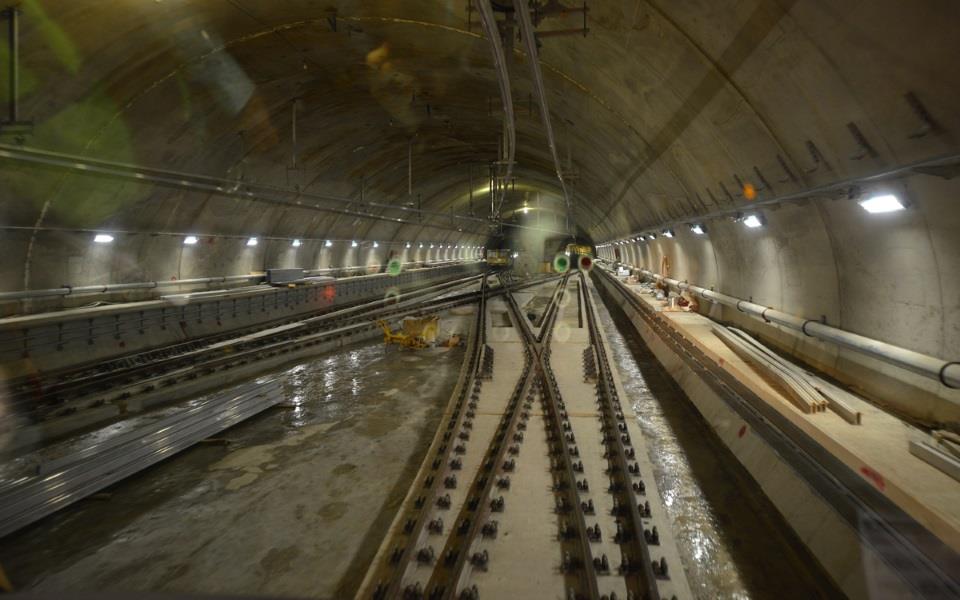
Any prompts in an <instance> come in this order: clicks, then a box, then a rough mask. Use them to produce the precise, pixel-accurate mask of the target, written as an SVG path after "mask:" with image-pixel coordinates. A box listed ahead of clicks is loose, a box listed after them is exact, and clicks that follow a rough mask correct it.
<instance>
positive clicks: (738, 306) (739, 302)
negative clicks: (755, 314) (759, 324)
mask: <svg viewBox="0 0 960 600" xmlns="http://www.w3.org/2000/svg"><path fill="white" fill-rule="evenodd" d="M742 302H743V300H737V310H738V311H740V312H742V313H746V312H747V311H745V310H743V309H742V308H740V304H741V303H742Z"/></svg>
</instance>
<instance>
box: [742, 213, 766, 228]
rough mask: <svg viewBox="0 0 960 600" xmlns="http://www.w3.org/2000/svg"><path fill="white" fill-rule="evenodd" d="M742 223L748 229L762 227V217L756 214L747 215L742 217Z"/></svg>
mask: <svg viewBox="0 0 960 600" xmlns="http://www.w3.org/2000/svg"><path fill="white" fill-rule="evenodd" d="M743 224H744V225H746V226H747V227H749V228H750V229H756V228H757V227H763V219H761V218H760V217H759V216H758V215H747V216H746V217H744V218H743Z"/></svg>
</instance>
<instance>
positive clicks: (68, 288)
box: [60, 285, 73, 296]
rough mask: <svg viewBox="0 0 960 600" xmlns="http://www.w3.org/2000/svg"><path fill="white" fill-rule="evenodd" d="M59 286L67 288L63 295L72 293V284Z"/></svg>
mask: <svg viewBox="0 0 960 600" xmlns="http://www.w3.org/2000/svg"><path fill="white" fill-rule="evenodd" d="M60 287H61V288H63V289H65V290H67V293H66V294H64V296H69V295H70V294H72V293H73V286H72V285H61V286H60Z"/></svg>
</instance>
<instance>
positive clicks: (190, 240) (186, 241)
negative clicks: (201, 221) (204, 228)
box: [183, 235, 200, 246]
mask: <svg viewBox="0 0 960 600" xmlns="http://www.w3.org/2000/svg"><path fill="white" fill-rule="evenodd" d="M199 241H200V240H199V239H198V238H197V236H195V235H188V236H187V237H185V238H183V245H184V246H193V245H194V244H196V243H197V242H199Z"/></svg>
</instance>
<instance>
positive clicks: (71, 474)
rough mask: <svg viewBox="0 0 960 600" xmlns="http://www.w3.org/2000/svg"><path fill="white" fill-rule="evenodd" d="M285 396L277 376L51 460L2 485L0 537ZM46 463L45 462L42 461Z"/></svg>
mask: <svg viewBox="0 0 960 600" xmlns="http://www.w3.org/2000/svg"><path fill="white" fill-rule="evenodd" d="M283 399H284V394H283V386H282V385H281V383H280V381H279V380H276V379H271V380H268V381H266V382H260V381H257V382H253V383H248V384H245V385H243V386H240V387H239V388H237V389H234V390H231V391H228V392H224V393H221V394H216V395H214V396H211V397H208V398H207V399H206V400H205V401H203V402H202V403H200V404H198V405H195V406H192V407H190V408H187V409H186V410H183V411H180V412H177V413H176V414H173V415H171V416H168V417H165V418H162V419H159V420H157V421H155V422H153V423H150V424H149V425H145V426H143V427H139V428H136V429H134V430H132V431H130V432H129V433H126V434H124V435H119V436H116V437H114V438H111V439H108V440H106V441H104V442H101V443H97V444H94V445H92V446H89V447H87V448H84V449H83V450H82V451H80V452H78V453H77V454H74V455H72V456H70V457H69V458H68V459H66V460H63V461H59V462H58V463H56V464H53V465H47V466H46V467H45V468H44V469H43V470H44V474H42V475H37V476H34V477H27V478H23V479H20V480H17V481H13V482H8V483H6V484H4V485H3V486H2V487H0V536H5V535H7V534H9V533H12V532H14V531H17V530H18V529H21V528H22V527H25V526H26V525H29V524H30V523H33V522H35V521H37V520H39V519H41V518H43V517H45V516H47V515H50V514H51V513H54V512H56V511H58V510H60V509H62V508H64V507H66V506H69V505H70V504H72V503H74V502H76V501H78V500H81V499H82V498H85V497H87V496H89V495H91V494H94V493H96V492H98V491H99V490H102V489H104V488H106V487H108V486H110V485H112V484H114V483H116V482H118V481H120V480H122V479H124V478H126V477H129V476H130V475H133V474H134V473H137V472H139V471H142V470H144V469H146V468H148V467H150V466H151V465H154V464H156V463H158V462H160V461H162V460H164V459H166V458H169V457H171V456H173V455H174V454H176V453H178V452H180V451H182V450H184V449H186V448H188V447H190V446H192V445H193V444H196V443H197V442H199V441H201V440H203V439H206V438H208V437H210V436H211V435H214V434H216V433H219V432H221V431H223V430H225V429H228V428H230V427H233V426H234V425H236V424H238V423H240V422H241V421H244V420H245V419H248V418H250V417H252V416H254V415H256V414H258V413H260V412H262V411H264V410H266V409H267V408H270V407H271V406H274V405H276V404H278V403H279V402H281V401H282V400H283ZM41 466H42V465H41Z"/></svg>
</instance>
